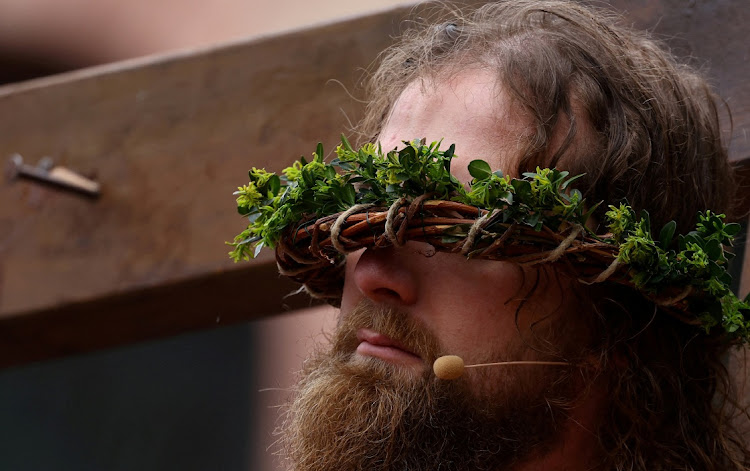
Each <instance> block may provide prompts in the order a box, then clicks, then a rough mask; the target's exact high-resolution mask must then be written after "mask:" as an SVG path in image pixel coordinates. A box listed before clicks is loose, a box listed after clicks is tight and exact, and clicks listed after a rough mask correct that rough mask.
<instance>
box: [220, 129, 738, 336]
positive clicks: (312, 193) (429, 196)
mask: <svg viewBox="0 0 750 471" xmlns="http://www.w3.org/2000/svg"><path fill="white" fill-rule="evenodd" d="M404 144H405V146H404V147H403V148H402V149H400V150H393V151H391V152H387V153H384V152H383V151H382V149H381V148H380V146H378V145H374V144H366V145H364V146H363V147H362V148H360V149H357V150H355V149H353V148H352V146H351V145H350V144H349V142H348V141H347V140H346V138H345V137H343V136H342V143H341V145H339V146H338V148H337V149H336V154H337V156H338V157H337V158H336V159H334V160H332V161H331V162H330V163H326V162H324V160H323V156H324V152H323V147H322V145H320V144H318V148H317V150H316V152H315V153H314V154H313V159H312V161H309V162H308V161H307V160H306V159H305V158H304V157H302V158H300V159H299V160H298V161H297V162H295V163H294V164H293V165H292V166H291V167H288V168H286V169H284V170H283V172H282V175H281V176H279V175H276V174H274V173H271V172H267V171H265V170H263V169H256V168H253V169H252V170H250V172H249V175H250V182H249V183H248V184H247V185H245V186H242V187H239V188H238V191H236V192H235V193H234V194H235V195H236V196H237V209H238V211H239V213H240V214H242V215H243V216H246V217H247V218H248V219H249V221H250V224H249V225H248V226H247V229H245V230H244V231H242V233H240V234H239V235H237V236H236V237H235V239H234V242H233V243H231V244H230V245H233V246H234V249H233V250H232V251H231V252H230V253H229V254H230V256H231V257H232V259H234V260H235V261H239V260H243V259H244V260H247V259H250V258H254V257H255V256H257V255H258V253H259V252H260V250H261V248H262V247H264V246H265V247H271V248H275V249H276V261H277V263H278V267H279V271H280V272H281V274H283V275H286V276H288V277H290V278H291V279H293V280H295V281H297V282H299V283H302V284H303V286H304V287H305V289H306V290H307V291H308V293H310V294H311V295H312V296H314V297H319V298H323V299H325V300H327V301H328V302H331V303H332V304H336V303H337V302H338V300H339V299H340V297H341V290H342V286H343V271H344V261H345V255H346V254H347V253H350V252H353V251H356V250H358V249H361V248H367V247H387V246H391V245H393V246H400V245H403V244H404V243H406V241H408V240H417V241H422V242H426V243H428V244H430V245H431V246H432V247H434V249H435V250H437V251H443V252H450V253H457V254H461V255H463V256H465V257H467V258H480V259H488V260H504V261H509V262H513V263H517V264H520V265H536V264H543V263H559V264H564V266H565V267H567V268H568V269H570V270H571V271H572V273H575V275H576V276H577V278H578V279H579V280H580V281H581V282H583V283H587V284H593V283H602V282H607V283H618V284H621V285H625V286H629V287H632V288H634V289H636V290H637V291H639V292H640V293H642V294H643V295H644V296H645V297H647V298H648V299H650V300H651V301H652V302H653V303H655V304H656V305H657V306H659V307H660V308H661V310H663V311H665V312H667V313H668V314H671V315H672V316H674V317H676V318H678V319H680V320H681V321H683V322H686V323H688V324H692V325H696V326H699V327H700V328H702V329H704V330H705V332H706V333H718V334H720V335H724V336H725V337H726V338H727V340H728V341H730V342H733V343H745V342H747V341H748V339H749V338H750V300H749V298H750V296H748V298H745V300H739V299H738V298H737V297H736V296H735V295H734V294H733V293H732V291H731V289H730V288H729V286H730V283H731V278H730V276H729V273H727V269H726V268H727V263H728V261H729V259H730V258H731V257H732V256H733V255H732V254H731V253H730V252H728V251H727V250H726V247H731V244H732V238H733V237H734V236H735V235H736V234H737V233H738V232H739V230H740V226H739V225H738V224H734V223H732V224H726V223H725V222H724V215H723V214H716V213H713V212H711V211H706V212H703V213H699V214H698V223H697V226H696V228H695V230H694V231H691V232H689V233H688V234H684V235H683V234H680V235H677V236H676V237H675V229H676V224H675V222H674V221H672V222H669V223H667V224H666V225H665V226H664V227H663V228H661V230H660V231H659V233H658V236H657V237H655V236H654V234H655V232H653V231H652V229H651V225H650V221H649V215H648V212H646V211H642V212H641V213H640V214H639V215H637V214H636V213H635V211H633V209H632V208H631V207H630V206H628V205H627V204H626V203H620V204H619V205H617V206H614V205H612V206H609V211H607V212H606V215H605V219H606V221H605V224H606V227H607V229H608V232H607V233H606V234H599V235H597V234H595V233H594V232H593V231H592V230H591V229H589V228H588V227H587V225H586V222H587V220H588V219H589V216H590V215H591V214H592V213H593V211H594V209H596V207H597V206H598V204H597V205H593V206H591V207H589V206H587V205H586V204H585V201H584V199H583V197H582V195H581V192H580V191H578V190H576V189H575V188H573V187H572V186H571V183H572V182H573V181H575V180H576V179H577V178H579V177H581V175H578V176H572V177H570V176H569V174H568V172H564V171H559V170H557V169H539V168H537V170H536V172H533V173H525V174H523V176H522V177H521V178H509V177H507V176H504V175H503V174H502V173H501V172H500V171H495V172H493V171H492V170H491V168H490V166H489V165H488V164H487V163H486V162H485V161H482V160H473V161H471V162H470V163H469V164H468V170H469V173H470V174H471V176H472V177H473V180H472V181H471V182H470V188H469V189H466V188H465V187H464V185H463V184H462V183H461V182H459V181H458V180H457V179H456V178H455V177H454V176H452V175H451V162H452V160H453V158H454V151H455V146H454V145H451V146H450V147H449V148H448V149H447V150H445V151H441V150H440V142H433V143H431V144H429V145H427V144H426V143H425V142H423V141H419V140H415V141H412V142H407V141H404Z"/></svg>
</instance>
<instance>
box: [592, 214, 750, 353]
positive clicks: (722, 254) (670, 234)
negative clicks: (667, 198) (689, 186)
mask: <svg viewBox="0 0 750 471" xmlns="http://www.w3.org/2000/svg"><path fill="white" fill-rule="evenodd" d="M725 217H726V216H725V215H724V214H716V213H713V212H711V211H706V212H705V213H699V214H698V224H697V225H696V230H694V231H691V232H689V233H688V234H686V235H682V234H679V235H678V236H677V238H676V240H675V237H674V235H675V229H676V227H677V225H676V224H675V222H674V221H670V222H669V223H667V224H666V225H665V226H664V227H663V228H661V230H660V231H659V237H658V239H656V238H654V237H653V233H652V231H651V227H650V218H649V214H648V212H647V211H645V210H644V211H642V212H641V216H640V218H638V217H636V214H635V212H634V211H633V210H632V208H630V207H629V206H627V205H626V204H620V205H619V207H615V206H609V211H607V213H606V218H607V220H608V222H609V226H608V227H609V229H610V232H611V234H612V239H613V242H614V243H617V244H619V245H620V251H619V254H618V256H617V259H618V261H620V262H622V263H624V264H627V265H628V267H629V274H630V277H631V280H632V282H633V285H634V286H635V287H636V288H638V289H639V290H641V291H643V292H645V293H653V294H656V293H658V292H659V291H660V290H662V289H664V287H665V286H682V287H684V289H690V290H693V291H695V292H699V293H700V292H703V293H705V295H703V296H693V297H686V302H687V303H688V309H687V310H688V311H689V312H692V313H695V316H696V317H697V319H699V320H700V322H701V325H702V326H703V328H704V329H705V330H706V332H707V333H708V332H710V331H711V330H712V329H714V328H716V327H721V329H722V330H724V331H725V332H726V333H727V334H729V336H730V337H736V338H741V339H747V338H748V337H750V299H748V298H746V299H745V300H740V299H737V297H736V296H735V295H734V294H733V293H732V291H731V289H730V285H731V282H732V280H731V277H730V275H729V273H728V272H727V264H728V262H729V260H730V259H731V258H732V256H733V254H731V253H730V252H727V251H725V250H724V247H725V246H731V244H732V239H733V237H734V236H736V235H737V234H738V233H739V231H740V225H739V224H736V223H729V224H727V223H725V222H724V218H725ZM675 242H676V244H675Z"/></svg>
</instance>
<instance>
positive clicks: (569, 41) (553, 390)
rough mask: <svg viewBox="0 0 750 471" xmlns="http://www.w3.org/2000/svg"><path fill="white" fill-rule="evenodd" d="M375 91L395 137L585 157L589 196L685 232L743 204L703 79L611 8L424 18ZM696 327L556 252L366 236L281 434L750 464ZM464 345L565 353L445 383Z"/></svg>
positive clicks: (507, 464)
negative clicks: (518, 256)
mask: <svg viewBox="0 0 750 471" xmlns="http://www.w3.org/2000/svg"><path fill="white" fill-rule="evenodd" d="M368 91H369V95H370V99H371V102H370V105H369V108H368V114H367V116H366V118H365V120H364V122H363V124H362V128H361V131H362V133H363V135H364V136H367V137H368V138H371V139H372V140H374V141H378V142H380V143H381V144H382V147H383V149H392V148H394V147H397V146H399V145H400V144H401V142H402V141H403V140H408V139H412V138H414V137H420V138H421V137H425V138H426V139H427V141H428V142H429V141H434V140H440V139H443V142H445V143H455V144H456V149H457V154H458V155H461V156H467V157H470V158H472V159H474V158H477V159H483V160H486V161H487V162H488V163H489V164H490V165H491V166H492V168H493V170H497V169H499V170H502V171H503V172H504V173H505V174H509V175H513V176H520V175H521V174H522V173H523V172H526V171H533V170H534V168H536V167H537V166H539V167H550V168H551V167H557V168H563V169H566V170H570V171H571V173H572V174H581V173H583V174H585V175H586V176H585V177H584V178H582V179H581V180H578V181H577V182H576V184H577V187H578V188H579V189H581V191H582V192H583V194H584V196H586V198H587V201H592V202H597V201H604V202H605V203H606V204H614V203H615V202H618V201H621V200H623V199H627V201H628V202H629V203H630V204H631V205H632V206H633V208H634V209H635V210H636V212H639V211H640V210H641V209H648V211H649V213H650V217H651V224H652V225H653V226H654V227H661V226H663V225H664V224H665V223H667V222H668V221H670V220H675V221H676V222H677V227H678V231H679V232H686V231H687V230H689V229H691V228H692V227H694V225H695V222H696V221H695V215H696V212H697V211H699V210H705V209H707V208H710V209H712V210H713V211H715V212H728V211H729V209H731V208H730V197H731V191H732V179H731V172H730V169H729V165H728V162H727V156H726V150H725V148H724V146H723V144H722V143H721V140H720V131H719V125H718V122H717V110H716V105H715V101H714V97H713V95H712V93H711V91H710V90H709V88H708V86H707V85H706V83H705V82H704V81H703V80H702V79H701V78H700V77H699V76H698V75H696V74H695V73H694V72H693V71H692V70H690V69H689V68H687V67H684V66H681V65H678V64H677V63H676V62H675V60H674V59H673V58H672V57H671V56H670V55H669V54H668V53H666V52H664V51H663V50H661V49H660V48H659V47H657V46H656V45H655V44H654V43H653V42H652V41H650V40H649V39H647V38H645V37H644V36H643V35H642V34H640V33H636V32H633V31H630V30H628V29H625V28H623V27H621V26H618V25H617V23H616V22H615V21H613V20H611V19H610V18H608V17H607V15H606V14H604V13H602V12H600V11H598V10H591V9H588V8H585V7H583V6H581V5H578V4H576V3H566V2H559V1H554V0H550V1H544V0H540V1H531V0H514V1H507V2H501V3H496V4H489V5H486V6H485V7H482V8H480V9H479V10H477V11H475V12H473V13H471V14H470V15H469V16H467V17H466V18H463V19H452V20H449V21H447V22H445V23H442V24H439V25H436V26H429V27H426V28H423V29H421V30H419V31H411V32H408V33H406V35H405V36H404V37H403V38H402V39H401V41H400V42H399V43H398V44H397V45H395V46H394V47H392V48H391V49H389V50H388V51H387V52H386V53H385V55H384V56H383V58H382V61H381V63H380V65H379V67H378V69H377V70H376V71H375V72H374V73H373V75H372V78H371V81H370V85H369V90H368ZM457 162H458V163H463V165H456V164H454V166H453V167H452V168H453V173H454V175H455V176H456V177H458V178H459V179H460V180H461V181H463V182H468V181H469V180H470V179H471V176H470V175H469V173H468V171H467V170H466V168H465V163H467V162H468V159H464V160H458V161H457ZM606 204H605V205H603V206H604V208H603V209H606ZM602 212H603V211H600V212H597V213H595V214H594V217H593V219H592V220H593V221H594V222H590V224H591V225H592V226H594V227H595V226H596V220H601V218H602V217H603V214H602ZM600 232H601V231H600ZM697 332H698V331H697V330H696V328H695V326H692V325H687V324H685V323H684V322H682V321H680V320H678V319H676V318H674V317H672V316H669V315H665V314H664V313H663V312H661V309H660V308H659V307H658V306H656V305H655V304H654V303H653V302H651V301H648V300H647V299H646V298H645V297H643V296H639V295H636V294H634V293H633V292H632V291H631V290H630V289H628V288H623V287H619V286H612V285H609V284H607V283H603V284H597V285H586V284H583V283H581V282H579V281H578V279H577V278H575V277H571V276H568V275H566V274H564V273H562V272H561V271H559V270H558V269H556V268H555V267H554V266H553V265H540V266H536V267H521V266H519V265H516V264H512V263H508V262H502V261H493V260H477V259H471V260H467V259H466V257H462V256H460V255H458V254H450V253H443V252H437V253H435V252H434V250H431V248H430V247H429V246H428V245H427V244H425V243H420V242H413V241H410V242H407V243H405V244H403V245H401V246H395V245H394V246H390V247H387V248H368V249H366V250H364V251H359V252H355V253H352V254H350V255H348V257H347V259H346V274H345V281H344V288H343V294H342V297H341V314H340V318H339V324H338V327H337V332H336V333H335V335H334V338H333V346H332V348H331V350H330V351H327V352H321V353H318V354H316V355H315V357H314V358H312V359H310V360H309V361H308V362H307V363H306V366H305V369H304V372H303V377H302V379H301V381H300V384H299V386H298V389H297V391H296V395H295V398H294V400H293V403H292V404H291V405H290V407H289V410H288V414H287V419H286V422H285V424H284V427H283V438H282V442H283V445H284V449H285V451H286V453H287V455H288V457H289V458H290V460H291V464H292V466H293V467H294V468H295V469H300V470H333V469H336V470H357V469H398V470H428V469H429V470H438V469H439V470H443V469H445V470H499V469H513V470H537V469H538V470H541V469H565V470H579V469H580V470H583V469H618V470H619V469H622V470H625V469H649V470H666V469H689V470H699V469H700V470H703V469H705V470H708V469H722V470H723V469H749V468H750V454H749V453H748V450H747V448H746V446H745V445H744V444H743V443H742V439H743V437H742V436H741V434H739V433H738V432H736V431H735V429H734V428H733V423H732V421H731V418H730V414H731V413H733V412H734V409H733V408H732V406H731V396H730V395H729V381H728V377H727V372H726V370H725V369H724V367H723V366H722V363H721V359H722V357H723V355H724V353H725V352H726V351H727V349H728V345H727V344H726V343H725V342H723V341H722V338H721V336H720V335H707V334H700V335H699V334H698V333H697ZM448 353H451V354H456V355H459V356H461V357H462V358H463V359H464V360H465V361H466V362H467V363H473V364H475V363H486V362H503V361H504V362H508V361H557V362H560V363H564V364H559V365H541V364H539V365H533V364H527V365H516V366H511V365H507V366H502V365H498V366H488V367H483V368H475V369H473V370H471V371H470V372H467V374H466V375H464V377H462V378H460V379H459V380H457V381H444V380H440V379H438V378H435V376H434V375H433V374H432V372H431V360H432V359H434V358H437V357H438V356H440V355H444V354H448Z"/></svg>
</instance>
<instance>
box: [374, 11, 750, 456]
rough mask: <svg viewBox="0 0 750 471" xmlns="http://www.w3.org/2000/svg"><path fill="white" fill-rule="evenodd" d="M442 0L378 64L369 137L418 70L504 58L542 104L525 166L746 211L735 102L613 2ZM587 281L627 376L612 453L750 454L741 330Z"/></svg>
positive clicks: (689, 212)
mask: <svg viewBox="0 0 750 471" xmlns="http://www.w3.org/2000/svg"><path fill="white" fill-rule="evenodd" d="M441 9H442V11H441V12H440V13H436V18H440V19H439V20H438V21H432V22H430V23H427V22H419V23H414V27H413V28H410V29H409V30H407V31H406V32H405V33H404V34H403V36H402V37H401V38H400V40H399V41H398V42H397V43H396V44H395V45H394V46H392V47H391V48H389V49H387V50H386V51H384V53H383V55H382V56H381V58H380V60H379V64H378V65H377V67H376V68H375V69H374V70H373V71H372V73H371V75H370V77H369V81H368V83H367V85H366V92H367V95H368V98H369V102H368V106H367V111H366V115H365V117H364V119H363V121H362V122H361V123H360V126H359V132H360V133H361V135H362V136H363V137H364V138H366V139H374V138H375V137H376V136H377V133H378V131H379V130H380V129H381V128H382V127H383V125H384V123H385V121H386V120H387V119H388V116H389V113H390V110H391V108H392V106H393V104H394V103H395V101H396V99H397V98H398V96H399V95H400V94H401V92H402V91H403V90H404V88H405V87H406V86H407V85H408V84H409V83H411V82H412V81H414V80H418V79H427V80H429V79H438V80H439V79H440V77H441V76H442V75H441V74H451V73H454V72H456V71H459V70H461V69H462V68H465V67H467V66H472V67H476V66H479V67H483V68H486V69H488V70H491V71H493V72H494V73H496V76H497V79H498V82H499V83H500V84H502V85H504V86H505V87H506V88H507V89H508V90H509V91H510V92H511V93H512V95H513V97H514V98H515V100H516V103H517V104H518V106H520V107H522V108H523V109H524V110H525V111H526V114H527V115H528V116H529V117H530V118H531V120H532V123H533V124H532V126H533V129H532V132H531V133H530V135H529V136H527V137H525V138H524V141H523V146H522V147H523V152H522V155H521V157H520V159H519V161H518V165H517V167H518V168H517V169H516V171H517V172H518V173H521V172H525V171H530V170H533V169H534V168H535V167H536V166H545V167H552V166H558V167H564V168H566V169H567V170H570V171H571V172H574V173H585V174H586V176H585V178H583V179H581V180H579V182H581V183H580V184H579V185H578V187H579V188H580V189H581V190H582V191H583V193H584V195H585V196H586V197H587V198H588V200H589V201H594V202H596V201H604V202H607V203H608V204H615V203H616V202H618V201H621V200H624V199H627V201H628V202H629V203H630V204H631V206H633V207H634V208H635V209H636V210H637V211H640V209H648V211H649V213H650V218H651V222H652V225H654V227H661V225H663V224H665V223H666V222H667V221H670V220H675V221H676V222H677V224H678V228H679V230H680V231H686V230H688V229H690V228H692V227H694V224H695V215H696V213H697V212H698V211H700V210H705V209H707V208H710V209H712V210H714V211H717V212H725V213H730V212H731V209H732V208H731V198H732V191H733V189H734V182H733V176H732V172H731V167H730V165H729V162H728V157H727V150H726V147H725V146H724V144H723V142H722V136H721V130H720V127H719V108H718V106H717V103H721V102H720V101H719V100H718V99H717V97H716V96H715V94H714V92H713V91H712V90H711V87H710V86H709V85H708V84H707V82H706V80H705V79H704V78H702V76H701V75H700V74H699V73H698V72H696V71H695V70H694V69H693V68H691V67H689V66H687V65H684V64H681V63H679V62H678V61H677V60H676V59H675V57H673V56H672V55H671V54H670V53H669V52H668V51H667V50H666V49H665V48H664V47H662V46H660V45H659V44H657V43H656V42H655V41H654V40H652V39H651V38H649V37H648V35H647V34H645V33H643V32H637V31H633V30H632V29H629V28H626V27H623V26H621V25H620V24H619V23H618V19H617V18H616V17H615V16H614V15H613V14H612V13H611V12H607V11H603V10H600V9H593V8H589V7H586V6H583V5H581V4H578V3H570V2H564V1H558V0H509V1H502V2H497V3H491V4H487V5H484V6H482V7H480V8H478V9H475V10H473V11H470V12H468V13H461V12H458V11H457V10H456V9H453V8H449V7H445V6H443V7H441ZM586 127H589V128H586ZM582 129H588V130H589V131H593V132H585V133H584V132H582V131H581V130H582ZM560 136H562V139H560ZM576 139H585V140H586V142H585V145H583V146H580V145H575V143H576ZM558 144H559V145H558ZM581 290H582V292H585V293H586V295H587V296H586V298H587V299H588V300H590V303H589V305H590V309H589V311H590V314H591V317H592V318H593V319H595V320H596V322H597V324H598V329H597V330H598V337H597V338H599V339H600V340H599V341H597V344H596V345H595V346H594V347H595V348H596V351H597V352H598V353H599V355H600V357H601V363H602V365H604V366H605V372H604V374H605V375H607V376H606V377H607V378H608V381H609V387H610V391H611V404H610V408H609V412H608V417H607V419H606V420H605V421H604V424H603V426H602V428H601V429H600V430H599V437H600V442H601V443H600V444H601V446H602V449H603V450H604V454H605V456H606V459H607V462H606V464H607V467H608V468H611V469H617V470H632V469H649V470H667V469H670V470H671V469H681V470H747V469H750V451H749V450H748V449H747V445H746V444H745V443H743V436H742V434H741V433H740V432H739V431H738V430H737V427H736V426H737V422H736V420H733V419H732V415H735V414H738V413H743V414H745V415H746V411H744V410H742V408H740V407H739V406H738V405H737V402H736V401H735V400H734V399H733V397H734V395H733V393H732V391H731V388H732V382H731V381H730V374H729V373H728V371H727V368H726V366H725V363H724V362H723V361H722V360H723V359H724V358H725V356H726V355H727V351H728V348H729V347H728V346H727V345H726V343H725V342H722V339H721V338H715V337H710V336H706V335H696V329H695V327H693V326H688V325H684V324H682V323H680V322H679V321H677V320H675V319H672V318H670V317H669V316H666V315H663V314H661V313H659V312H656V311H657V308H656V307H655V306H654V305H653V304H650V303H649V302H647V301H645V300H643V299H641V298H640V297H639V296H634V295H633V294H632V293H628V292H623V291H622V289H619V288H612V287H596V288H583V287H582V288H581Z"/></svg>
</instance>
